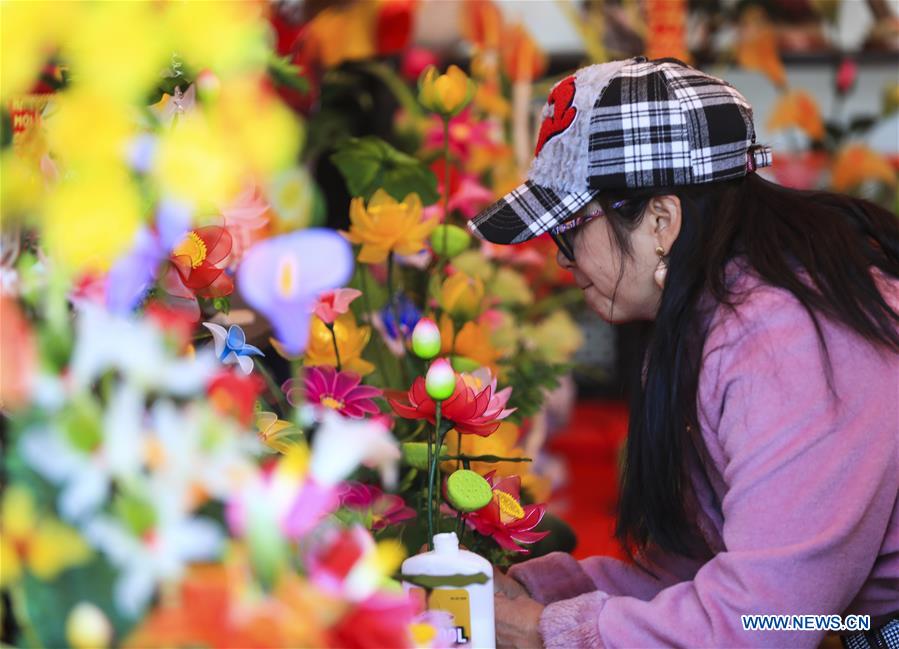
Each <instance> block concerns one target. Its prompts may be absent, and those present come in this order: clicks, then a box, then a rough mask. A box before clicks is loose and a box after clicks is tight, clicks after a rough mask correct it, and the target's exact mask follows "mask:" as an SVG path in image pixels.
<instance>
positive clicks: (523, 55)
mask: <svg viewBox="0 0 899 649" xmlns="http://www.w3.org/2000/svg"><path fill="white" fill-rule="evenodd" d="M501 54H502V64H503V70H504V71H505V73H506V76H507V77H509V79H510V80H511V81H512V82H513V83H520V82H525V83H530V82H532V81H534V79H536V78H538V77H540V76H541V75H542V74H543V72H544V71H545V70H546V54H544V53H543V51H542V50H541V49H540V47H539V45H537V42H536V41H535V40H534V37H533V36H531V34H530V33H529V32H528V30H527V29H525V28H524V26H522V25H520V24H519V25H513V26H512V27H511V28H509V29H507V30H505V31H504V32H503V39H502V52H501Z"/></svg>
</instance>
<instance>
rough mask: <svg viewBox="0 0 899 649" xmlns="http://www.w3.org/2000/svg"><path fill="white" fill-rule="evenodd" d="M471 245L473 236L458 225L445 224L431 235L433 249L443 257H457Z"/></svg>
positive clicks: (439, 226)
mask: <svg viewBox="0 0 899 649" xmlns="http://www.w3.org/2000/svg"><path fill="white" fill-rule="evenodd" d="M470 244H471V236H470V235H469V234H468V233H467V232H466V231H465V230H463V229H462V228H460V227H459V226H458V225H452V224H448V223H443V224H441V225H438V226H437V227H436V228H434V232H432V233H431V248H433V249H434V252H436V253H437V254H438V255H441V256H443V257H455V256H456V255H458V254H459V253H461V252H464V251H465V250H466V249H467V248H468V246H469V245H470Z"/></svg>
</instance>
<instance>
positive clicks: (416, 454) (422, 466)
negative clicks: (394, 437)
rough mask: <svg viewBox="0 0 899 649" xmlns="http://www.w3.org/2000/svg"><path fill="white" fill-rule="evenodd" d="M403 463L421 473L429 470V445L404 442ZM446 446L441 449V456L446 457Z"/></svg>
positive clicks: (402, 448)
mask: <svg viewBox="0 0 899 649" xmlns="http://www.w3.org/2000/svg"><path fill="white" fill-rule="evenodd" d="M400 453H401V454H402V458H403V463H404V464H407V465H408V466H411V467H412V468H414V469H419V470H421V471H427V470H428V445H427V444H426V443H425V442H404V443H403V444H402V445H400ZM446 454H447V449H446V444H444V445H443V446H441V447H440V455H446Z"/></svg>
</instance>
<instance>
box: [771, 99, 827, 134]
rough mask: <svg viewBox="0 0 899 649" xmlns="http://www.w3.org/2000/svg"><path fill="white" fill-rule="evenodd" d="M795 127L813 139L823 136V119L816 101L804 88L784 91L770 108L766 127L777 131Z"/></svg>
mask: <svg viewBox="0 0 899 649" xmlns="http://www.w3.org/2000/svg"><path fill="white" fill-rule="evenodd" d="M790 127H795V128H798V129H800V130H802V131H803V132H804V133H805V134H806V135H808V136H809V137H810V138H811V139H813V140H821V139H823V138H824V120H822V119H821V112H820V111H819V110H818V102H816V101H815V98H814V97H812V95H810V94H809V93H807V92H805V91H804V90H791V91H789V92H785V93H784V94H782V95H781V96H780V99H778V100H777V103H776V104H775V105H774V108H773V109H771V116H770V117H769V118H768V128H769V129H771V130H772V131H779V130H781V129H784V128H790Z"/></svg>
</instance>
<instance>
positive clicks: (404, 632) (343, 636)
mask: <svg viewBox="0 0 899 649" xmlns="http://www.w3.org/2000/svg"><path fill="white" fill-rule="evenodd" d="M415 610H416V609H415V607H414V606H413V604H412V602H411V601H410V600H409V597H408V596H407V595H406V594H405V593H389V592H377V593H375V594H374V595H372V596H371V597H369V598H368V599H366V600H364V601H362V602H358V603H357V604H356V606H354V607H353V608H352V609H350V610H349V611H348V612H347V613H346V614H345V615H344V616H343V617H342V618H340V621H339V622H337V623H336V624H335V625H334V626H333V627H332V628H331V629H330V632H329V634H328V635H329V637H330V642H331V644H330V646H333V647H346V648H347V649H376V648H380V647H394V646H397V645H399V646H405V645H406V643H408V642H410V640H409V639H407V638H408V634H409V625H410V624H411V622H412V617H413V616H414V615H415Z"/></svg>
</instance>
